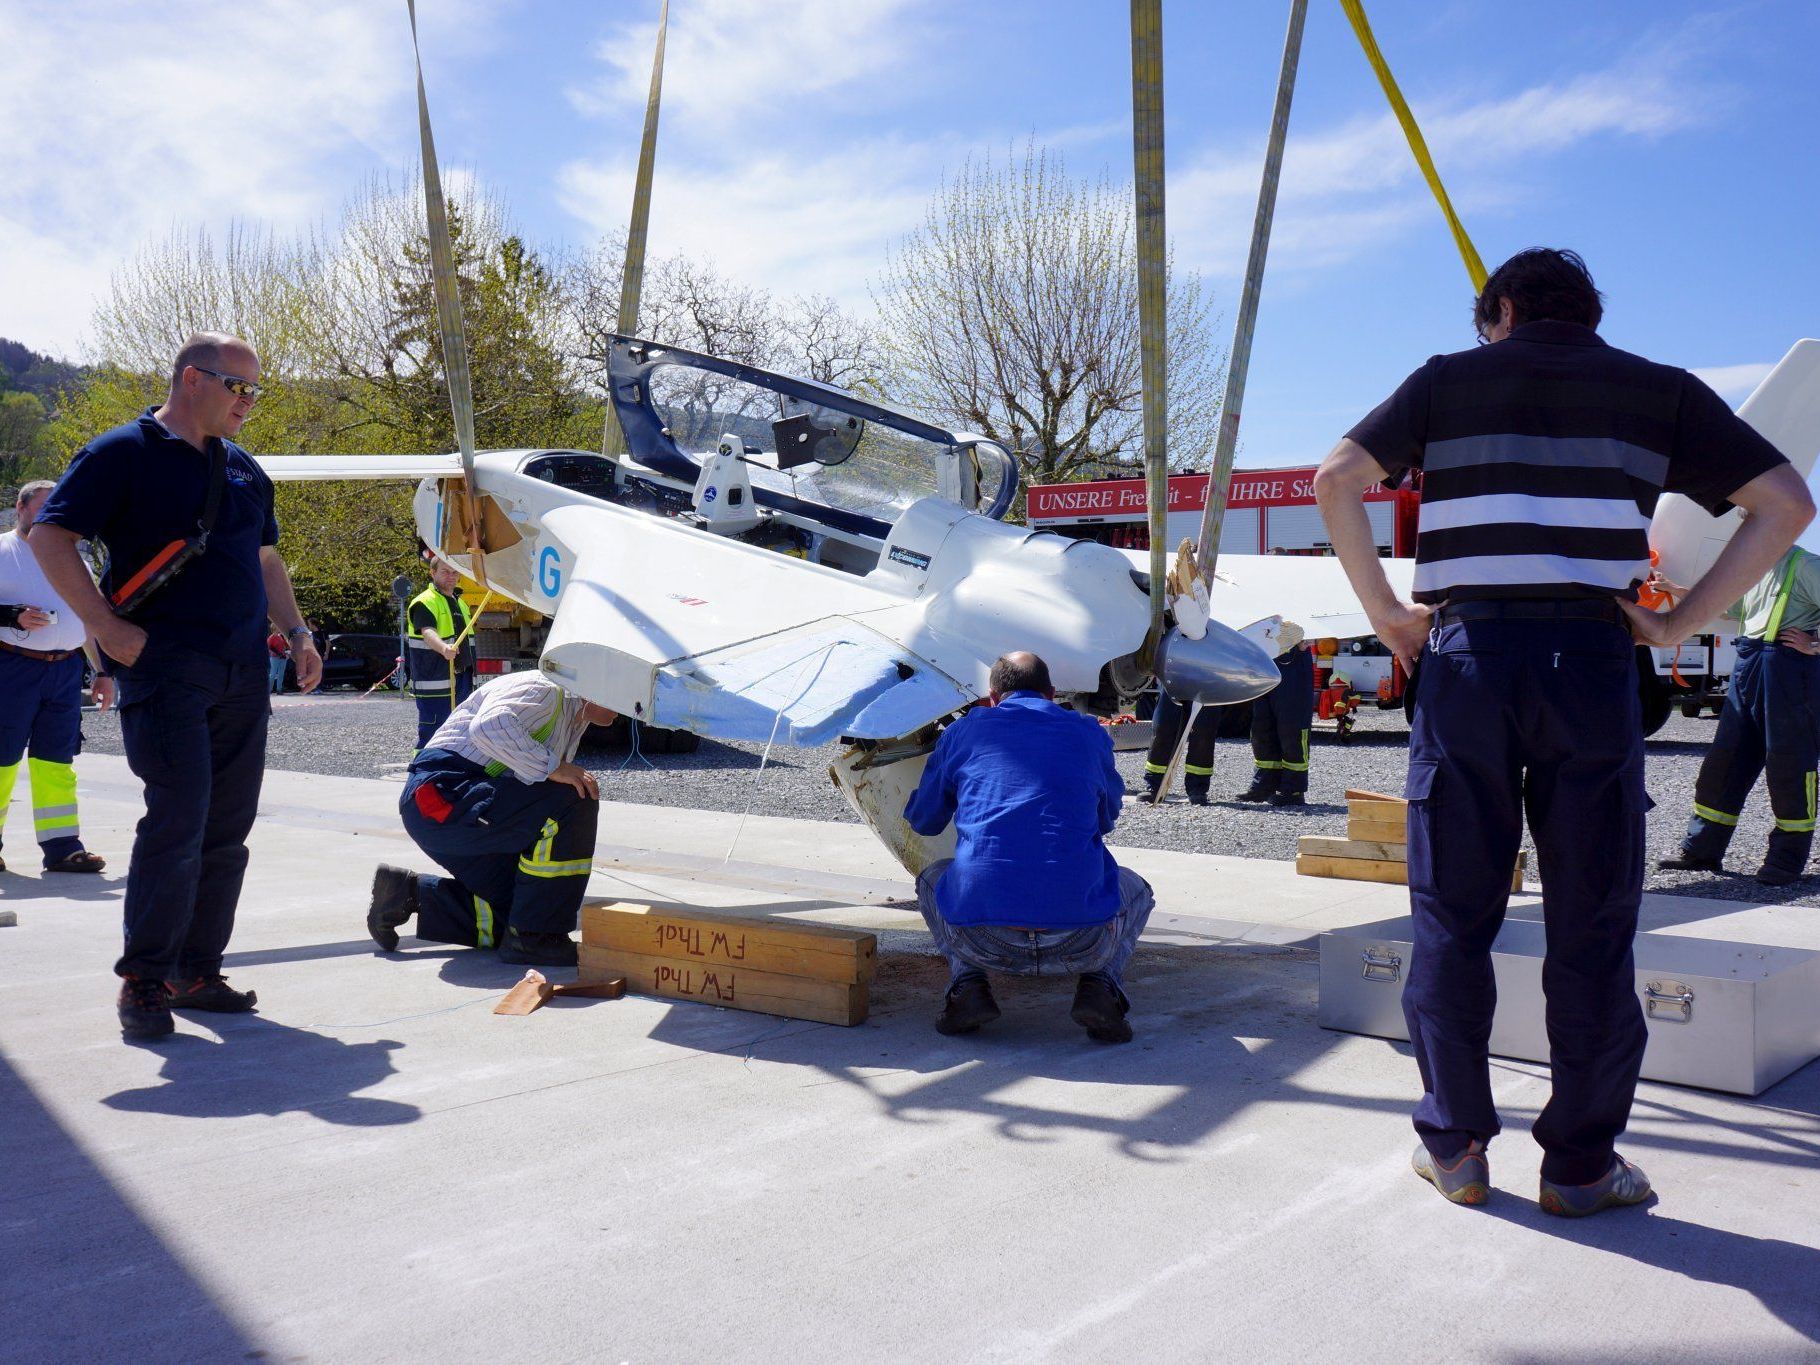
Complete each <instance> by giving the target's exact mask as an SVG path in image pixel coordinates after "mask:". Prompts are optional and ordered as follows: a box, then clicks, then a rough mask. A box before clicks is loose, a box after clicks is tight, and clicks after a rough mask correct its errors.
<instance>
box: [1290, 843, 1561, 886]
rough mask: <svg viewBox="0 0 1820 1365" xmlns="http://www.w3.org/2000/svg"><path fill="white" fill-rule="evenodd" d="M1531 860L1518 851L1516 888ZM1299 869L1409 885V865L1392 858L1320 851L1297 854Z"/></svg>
mask: <svg viewBox="0 0 1820 1365" xmlns="http://www.w3.org/2000/svg"><path fill="white" fill-rule="evenodd" d="M1303 837H1304V838H1307V837H1309V836H1307V835H1304V836H1303ZM1527 861H1528V857H1527V855H1526V854H1523V853H1519V854H1517V865H1516V867H1515V869H1513V870H1512V872H1511V874H1510V889H1511V890H1512V891H1521V890H1522V889H1523V869H1524V865H1525V863H1526V862H1527ZM1295 870H1296V872H1297V873H1298V874H1299V875H1301V876H1304V877H1337V878H1340V879H1341V880H1344V881H1355V882H1390V883H1395V884H1398V885H1402V886H1407V885H1408V884H1409V864H1408V863H1406V862H1402V861H1397V862H1392V861H1390V860H1389V859H1380V858H1335V857H1332V856H1329V855H1324V854H1318V853H1297V854H1296V859H1295Z"/></svg>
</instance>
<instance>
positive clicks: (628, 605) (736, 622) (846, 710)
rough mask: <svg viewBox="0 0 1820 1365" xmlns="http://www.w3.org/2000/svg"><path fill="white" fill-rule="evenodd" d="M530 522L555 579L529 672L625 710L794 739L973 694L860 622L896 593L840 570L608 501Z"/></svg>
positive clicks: (894, 730) (890, 720)
mask: <svg viewBox="0 0 1820 1365" xmlns="http://www.w3.org/2000/svg"><path fill="white" fill-rule="evenodd" d="M543 529H544V532H545V533H546V535H547V536H549V537H551V538H552V539H553V540H554V541H556V542H557V543H559V544H560V545H561V546H562V547H563V548H562V550H560V551H558V552H557V553H558V554H559V556H560V566H559V572H560V573H561V574H563V575H565V576H566V577H567V582H566V585H565V587H564V590H563V592H562V596H561V598H560V600H559V602H558V604H557V608H556V617H555V621H554V623H553V624H552V626H551V628H550V637H549V641H548V643H547V644H546V645H545V647H544V654H543V662H542V667H543V668H544V670H545V671H546V672H548V673H549V674H551V675H552V676H553V677H556V678H557V679H559V680H560V681H562V683H563V684H564V685H565V686H567V687H571V688H573V689H574V690H575V691H576V692H578V693H579V694H580V695H582V696H585V697H588V698H589V699H591V700H593V701H596V702H599V703H600V704H601V705H603V706H610V707H612V708H613V709H614V710H616V711H619V712H621V713H622V714H624V715H627V716H631V717H634V718H636V719H640V720H644V721H647V722H649V723H651V724H653V725H661V726H670V727H675V728H679V729H687V730H693V731H695V732H696V733H697V734H702V735H707V736H710V737H711V738H715V739H733V740H753V741H759V742H764V741H767V740H770V739H772V738H775V739H777V740H779V741H781V742H783V743H786V744H794V745H804V746H807V745H816V744H822V743H826V742H827V741H828V740H831V739H834V738H837V737H839V736H841V735H852V736H855V737H857V738H861V739H887V738H892V737H895V736H898V735H902V734H907V733H909V732H910V731H913V730H915V729H917V728H918V727H919V726H921V725H924V724H927V723H928V722H930V721H933V720H935V719H937V718H938V717H941V716H944V715H947V714H948V713H949V712H951V711H954V710H956V709H958V708H959V707H962V706H965V705H966V704H967V703H968V702H970V701H972V700H974V698H975V696H976V693H975V692H974V691H973V690H972V689H971V688H969V687H967V686H964V685H963V684H962V683H960V682H959V681H957V680H956V679H954V678H952V677H950V676H949V675H948V674H947V673H945V672H943V671H942V670H941V669H939V668H937V667H936V666H935V665H934V664H931V663H930V662H929V661H928V660H926V659H924V658H921V657H919V656H918V655H917V654H915V653H913V652H912V651H910V650H908V649H906V648H904V647H903V646H902V645H901V644H899V643H897V642H896V641H895V640H893V639H891V638H890V637H889V636H887V635H886V634H884V633H882V632H881V631H880V630H878V629H875V628H874V627H873V626H872V625H870V624H868V621H867V618H868V616H875V615H877V614H881V613H885V612H888V611H889V610H890V609H891V608H894V607H898V606H901V605H902V600H903V599H902V598H901V597H898V596H895V595H893V594H892V593H890V592H887V591H883V590H881V589H879V588H877V587H875V586H873V585H871V584H868V583H866V582H864V581H862V580H860V579H857V578H855V577H853V576H852V575H851V574H846V573H841V572H839V571H838V570H835V569H829V568H824V567H822V566H821V565H818V564H809V563H805V562H804V561H802V560H799V559H793V558H791V557H789V556H787V555H780V554H777V553H775V552H773V551H771V550H767V549H762V548H759V547H756V546H751V545H747V544H744V543H742V542H740V541H736V540H728V539H723V538H720V537H715V536H704V535H702V534H700V533H698V532H694V531H691V530H689V529H687V528H684V527H679V526H676V525H673V524H671V523H669V522H666V521H664V520H662V519H661V518H657V517H651V516H647V515H644V514H642V513H638V512H632V511H627V510H625V509H622V508H618V507H611V506H588V507H581V506H574V507H564V508H558V509H556V510H553V511H551V512H548V513H546V514H545V515H544V517H543ZM881 624H882V622H881Z"/></svg>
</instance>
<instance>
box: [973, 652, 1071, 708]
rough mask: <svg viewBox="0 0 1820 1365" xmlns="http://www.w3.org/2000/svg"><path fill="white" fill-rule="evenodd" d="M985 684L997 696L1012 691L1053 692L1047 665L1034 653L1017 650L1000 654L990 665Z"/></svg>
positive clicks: (1007, 694)
mask: <svg viewBox="0 0 1820 1365" xmlns="http://www.w3.org/2000/svg"><path fill="white" fill-rule="evenodd" d="M987 686H988V687H990V688H991V689H992V690H993V691H994V692H996V693H998V695H999V696H1001V697H1005V696H1009V695H1010V694H1011V693H1013V692H1053V691H1054V690H1055V685H1054V684H1053V683H1051V682H1050V681H1049V665H1048V664H1046V663H1044V662H1043V661H1042V660H1041V659H1040V658H1038V657H1037V656H1036V655H1034V654H1031V653H1028V652H1025V651H1021V650H1020V651H1019V652H1017V653H1014V654H1006V655H1002V656H1001V657H1000V658H999V661H998V662H997V663H995V664H993V665H992V674H991V677H990V678H989V679H988V681H987Z"/></svg>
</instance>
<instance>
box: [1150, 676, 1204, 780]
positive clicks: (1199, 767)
mask: <svg viewBox="0 0 1820 1365" xmlns="http://www.w3.org/2000/svg"><path fill="white" fill-rule="evenodd" d="M1187 719H1188V704H1187V703H1186V702H1179V701H1172V700H1171V699H1170V698H1168V697H1165V696H1160V695H1159V696H1158V697H1157V703H1156V710H1155V711H1154V712H1152V713H1151V716H1150V723H1151V726H1152V729H1151V731H1150V753H1149V755H1148V757H1147V758H1146V759H1145V762H1144V785H1145V786H1147V787H1149V788H1150V790H1151V791H1152V792H1154V791H1155V790H1156V789H1157V788H1158V787H1160V786H1161V785H1162V783H1163V774H1164V773H1166V772H1168V771H1169V760H1170V759H1171V758H1173V757H1174V756H1175V746H1176V745H1177V744H1179V743H1180V742H1181V738H1182V725H1183V724H1184V723H1185V722H1186V721H1187ZM1219 732H1220V713H1219V709H1218V708H1217V707H1213V706H1203V707H1202V708H1201V714H1200V715H1198V716H1196V717H1195V718H1194V728H1193V729H1191V730H1190V731H1189V732H1188V752H1187V754H1185V755H1184V756H1183V760H1182V790H1183V791H1185V792H1187V793H1188V794H1189V795H1190V796H1205V795H1207V789H1208V787H1209V786H1211V785H1212V783H1213V742H1214V740H1216V739H1217V738H1219Z"/></svg>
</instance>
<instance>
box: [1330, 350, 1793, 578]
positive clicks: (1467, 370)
mask: <svg viewBox="0 0 1820 1365" xmlns="http://www.w3.org/2000/svg"><path fill="white" fill-rule="evenodd" d="M1347 435H1348V436H1349V437H1350V438H1351V439H1352V440H1354V441H1356V442H1358V444H1360V445H1361V446H1363V447H1364V448H1365V449H1366V450H1367V451H1368V452H1370V454H1371V457H1372V458H1373V459H1374V460H1376V461H1377V462H1378V464H1380V465H1381V466H1383V468H1384V470H1385V472H1386V474H1387V475H1388V477H1387V478H1386V479H1385V482H1386V483H1387V484H1389V485H1391V486H1393V487H1394V486H1395V485H1396V484H1397V483H1398V482H1400V481H1401V479H1402V477H1403V475H1404V473H1405V471H1407V470H1411V469H1419V470H1421V471H1422V510H1421V527H1420V531H1419V533H1418V535H1417V538H1416V572H1415V599H1416V601H1418V602H1429V603H1434V602H1442V601H1447V600H1453V601H1462V600H1465V599H1468V598H1475V597H1581V596H1597V595H1613V596H1619V597H1624V598H1627V599H1634V598H1635V596H1636V591H1635V589H1636V585H1637V584H1638V583H1640V582H1642V580H1643V579H1644V578H1646V577H1648V575H1649V522H1650V517H1651V516H1652V515H1653V514H1654V513H1655V510H1656V499H1657V498H1658V497H1659V496H1660V495H1661V494H1662V492H1663V491H1664V490H1667V491H1670V492H1676V493H1685V494H1687V496H1689V497H1690V498H1692V499H1693V500H1694V501H1696V502H1698V503H1700V504H1701V505H1702V506H1703V507H1705V508H1706V509H1707V510H1708V511H1709V512H1711V513H1712V514H1713V515H1714V516H1718V515H1719V514H1720V513H1722V512H1725V511H1726V510H1728V509H1729V508H1730V506H1731V504H1730V502H1729V501H1728V499H1729V498H1730V496H1731V495H1732V494H1733V493H1734V492H1736V491H1737V490H1738V489H1739V488H1742V487H1743V486H1744V485H1745V484H1747V483H1749V482H1750V481H1751V480H1752V479H1754V478H1756V477H1757V476H1758V475H1759V474H1762V473H1764V472H1765V471H1766V470H1769V469H1771V468H1773V467H1774V466H1775V465H1778V464H1785V463H1787V461H1785V460H1784V459H1783V457H1782V454H1781V452H1780V451H1778V450H1777V449H1776V448H1775V447H1774V446H1773V445H1771V444H1770V443H1769V442H1768V441H1766V440H1765V439H1764V438H1763V437H1762V436H1760V435H1758V434H1757V432H1756V431H1755V430H1753V429H1752V428H1751V427H1750V426H1749V425H1748V424H1747V423H1745V422H1743V421H1742V420H1740V419H1739V418H1738V416H1737V415H1736V414H1735V413H1733V412H1732V410H1731V409H1730V408H1728V407H1727V406H1726V405H1725V402H1724V400H1723V399H1721V398H1720V397H1719V396H1718V395H1717V394H1716V393H1714V392H1713V391H1712V390H1711V389H1710V388H1708V387H1707V386H1706V385H1705V384H1702V383H1701V382H1700V381H1699V380H1698V379H1696V378H1694V376H1693V375H1691V374H1689V373H1688V372H1687V371H1686V370H1681V369H1676V368H1675V367H1673V366H1670V365H1658V364H1656V363H1654V362H1653V361H1649V360H1645V359H1643V357H1641V356H1636V355H1631V354H1630V353H1629V352H1626V351H1620V350H1618V349H1617V348H1615V347H1612V346H1607V345H1606V344H1605V342H1604V341H1603V340H1601V339H1600V337H1599V335H1598V333H1596V332H1594V331H1593V330H1592V329H1591V328H1588V327H1581V326H1578V325H1576V324H1574V323H1568V322H1553V321H1544V322H1530V323H1525V324H1523V325H1522V326H1521V327H1518V328H1516V329H1514V330H1513V331H1512V332H1511V334H1510V336H1509V337H1507V338H1506V339H1505V340H1503V341H1500V342H1496V343H1494V344H1493V345H1490V346H1480V347H1475V348H1474V349H1472V350H1470V351H1459V352H1456V353H1454V354H1452V355H1438V356H1434V357H1432V358H1431V359H1430V360H1429V361H1428V363H1427V364H1426V365H1424V366H1422V368H1421V369H1419V370H1417V371H1416V372H1415V373H1414V374H1412V375H1410V377H1409V378H1408V379H1406V380H1404V381H1403V384H1402V385H1401V386H1400V387H1399V388H1398V389H1397V391H1396V392H1395V393H1393V394H1392V395H1391V396H1390V397H1389V398H1387V399H1386V400H1385V401H1384V402H1383V403H1381V404H1379V405H1378V407H1376V408H1375V409H1373V410H1372V412H1371V413H1370V414H1368V415H1367V416H1366V418H1365V419H1364V420H1363V421H1362V422H1360V423H1359V424H1358V425H1357V426H1355V427H1354V428H1353V429H1352V430H1351V431H1350V432H1348V433H1347Z"/></svg>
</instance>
